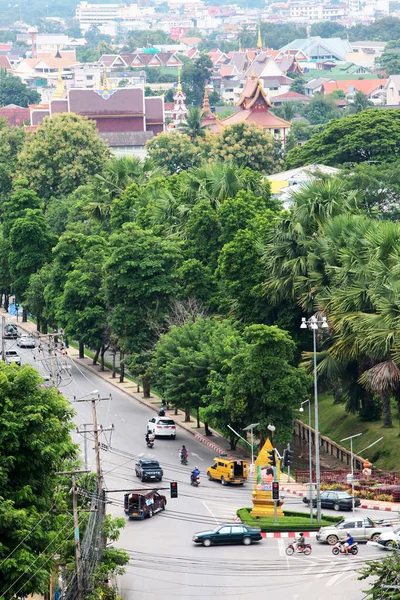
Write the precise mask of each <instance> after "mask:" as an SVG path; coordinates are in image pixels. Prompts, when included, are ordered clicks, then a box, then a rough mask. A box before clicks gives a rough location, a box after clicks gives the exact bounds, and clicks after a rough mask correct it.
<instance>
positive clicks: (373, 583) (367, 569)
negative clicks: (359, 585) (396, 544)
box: [358, 552, 400, 600]
mask: <svg viewBox="0 0 400 600" xmlns="http://www.w3.org/2000/svg"><path fill="white" fill-rule="evenodd" d="M359 573H360V575H359V577H358V579H361V580H368V579H369V580H370V581H368V584H369V588H368V590H364V591H365V593H366V598H371V599H372V600H378V598H379V599H382V600H398V599H399V598H400V594H399V591H398V586H399V576H400V554H399V553H398V552H392V553H391V554H390V555H389V556H386V557H384V558H383V559H381V560H368V561H367V562H366V564H365V566H363V567H362V568H361V569H360V571H359Z"/></svg>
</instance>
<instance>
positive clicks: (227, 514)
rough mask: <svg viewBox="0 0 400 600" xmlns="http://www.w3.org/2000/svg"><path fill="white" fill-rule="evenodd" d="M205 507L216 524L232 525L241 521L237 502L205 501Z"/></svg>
mask: <svg viewBox="0 0 400 600" xmlns="http://www.w3.org/2000/svg"><path fill="white" fill-rule="evenodd" d="M202 503H203V505H204V507H205V509H206V510H207V511H208V513H209V514H210V515H211V517H212V518H213V519H214V520H215V523H216V524H220V523H232V522H235V521H239V518H238V516H237V515H236V511H237V509H238V505H237V502H236V503H233V502H232V503H229V502H221V501H220V502H217V501H213V500H203V502H202Z"/></svg>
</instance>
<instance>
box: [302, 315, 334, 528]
mask: <svg viewBox="0 0 400 600" xmlns="http://www.w3.org/2000/svg"><path fill="white" fill-rule="evenodd" d="M319 326H321V328H322V329H328V322H327V320H326V317H322V319H321V320H318V319H317V317H316V316H314V315H313V316H312V317H310V318H309V319H308V321H307V319H306V318H305V317H302V319H301V325H300V329H308V328H310V329H311V331H312V333H313V349H314V397H315V484H316V491H317V522H318V523H320V522H321V469H320V464H319V422H318V376H317V331H318V328H319Z"/></svg>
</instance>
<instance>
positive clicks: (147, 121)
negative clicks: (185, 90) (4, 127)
mask: <svg viewBox="0 0 400 600" xmlns="http://www.w3.org/2000/svg"><path fill="white" fill-rule="evenodd" d="M64 112H66V113H69V112H71V113H75V114H77V115H81V116H84V117H87V118H88V119H90V120H92V121H95V123H96V127H97V130H98V133H99V136H100V137H101V138H102V139H103V140H104V142H105V143H106V144H107V145H108V146H109V148H110V149H111V151H112V152H113V153H114V154H116V155H117V156H123V155H127V154H132V155H136V156H144V155H145V145H146V143H147V142H148V141H149V140H151V139H153V137H154V136H155V135H157V134H158V133H161V132H163V131H164V124H165V116H164V98H163V97H162V96H154V97H151V98H145V96H144V90H143V88H119V89H112V90H110V89H109V88H108V81H107V79H106V78H104V81H103V88H102V89H95V90H89V89H71V90H69V91H68V92H64V86H63V82H62V80H61V78H60V77H59V81H58V85H57V89H56V93H55V95H54V97H53V100H52V101H51V102H50V103H49V104H48V105H44V106H39V107H35V108H33V109H32V110H31V114H30V119H31V125H32V126H33V127H37V126H38V125H39V124H40V123H41V121H42V120H43V119H44V118H45V117H49V116H50V117H51V116H52V115H54V114H57V113H64Z"/></svg>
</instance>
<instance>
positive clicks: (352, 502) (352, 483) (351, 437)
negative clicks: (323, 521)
mask: <svg viewBox="0 0 400 600" xmlns="http://www.w3.org/2000/svg"><path fill="white" fill-rule="evenodd" d="M360 435H362V432H361V433H355V434H354V435H350V436H349V437H347V438H343V439H342V440H340V441H341V442H347V440H350V460H351V506H352V510H353V517H354V461H353V440H354V438H356V437H360Z"/></svg>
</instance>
